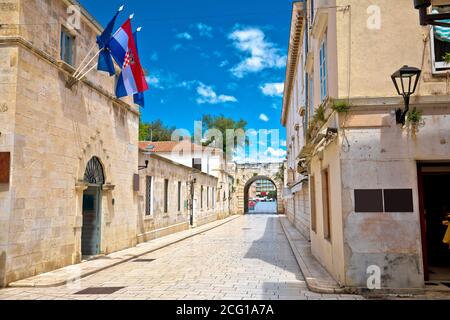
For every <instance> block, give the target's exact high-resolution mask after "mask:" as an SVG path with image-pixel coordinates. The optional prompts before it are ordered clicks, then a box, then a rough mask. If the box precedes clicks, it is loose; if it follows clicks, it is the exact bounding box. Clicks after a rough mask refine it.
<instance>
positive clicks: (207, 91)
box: [197, 82, 237, 104]
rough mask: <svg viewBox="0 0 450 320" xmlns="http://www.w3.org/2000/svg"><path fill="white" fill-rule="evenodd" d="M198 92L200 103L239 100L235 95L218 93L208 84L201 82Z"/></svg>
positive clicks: (198, 101)
mask: <svg viewBox="0 0 450 320" xmlns="http://www.w3.org/2000/svg"><path fill="white" fill-rule="evenodd" d="M197 93H198V95H199V97H198V98H197V103H198V104H205V103H207V104H219V103H226V102H237V99H236V98H235V97H233V96H227V95H223V94H221V95H218V94H217V93H216V92H215V91H214V89H213V88H212V87H211V86H207V85H205V84H204V83H202V82H200V83H199V86H198V87H197Z"/></svg>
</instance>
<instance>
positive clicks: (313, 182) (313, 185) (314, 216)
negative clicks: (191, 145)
mask: <svg viewBox="0 0 450 320" xmlns="http://www.w3.org/2000/svg"><path fill="white" fill-rule="evenodd" d="M309 185H310V187H309V192H310V195H311V196H310V198H311V200H310V201H311V230H312V231H313V232H314V233H315V234H317V205H316V199H317V197H316V176H314V175H311V176H310V183H309Z"/></svg>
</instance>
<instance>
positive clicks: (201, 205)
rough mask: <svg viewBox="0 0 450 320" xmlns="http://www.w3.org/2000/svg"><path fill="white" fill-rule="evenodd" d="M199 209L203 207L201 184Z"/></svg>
mask: <svg viewBox="0 0 450 320" xmlns="http://www.w3.org/2000/svg"><path fill="white" fill-rule="evenodd" d="M200 209H203V186H201V188H200Z"/></svg>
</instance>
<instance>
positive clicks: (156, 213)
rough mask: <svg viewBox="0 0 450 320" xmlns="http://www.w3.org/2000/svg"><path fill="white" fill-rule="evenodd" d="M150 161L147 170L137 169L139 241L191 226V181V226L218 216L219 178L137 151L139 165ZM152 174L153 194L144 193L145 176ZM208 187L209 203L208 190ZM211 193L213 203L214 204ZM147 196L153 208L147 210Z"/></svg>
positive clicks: (215, 218)
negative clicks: (138, 171) (179, 206)
mask: <svg viewBox="0 0 450 320" xmlns="http://www.w3.org/2000/svg"><path fill="white" fill-rule="evenodd" d="M145 160H148V161H149V165H148V168H147V169H144V170H141V171H140V178H139V185H140V188H139V194H138V199H139V214H138V221H137V222H138V241H139V242H143V241H149V240H151V239H154V238H158V237H161V236H165V235H168V234H171V233H174V232H178V231H182V230H186V229H188V228H189V227H190V213H191V210H190V192H191V189H190V183H189V182H190V181H191V179H196V183H195V185H194V190H195V191H194V201H195V207H196V209H195V213H194V225H195V226H200V225H203V224H206V223H209V222H212V221H215V220H217V219H219V213H220V206H219V204H218V194H220V190H218V183H217V182H218V179H217V178H216V177H214V176H211V175H208V174H206V173H203V172H200V171H197V170H194V169H192V168H190V167H187V166H184V165H182V164H179V163H175V162H172V161H170V160H168V159H166V158H163V157H160V156H158V155H151V156H149V155H143V154H142V153H140V164H144V163H145ZM147 176H149V177H152V180H153V183H152V189H153V191H152V194H151V195H150V196H149V195H148V194H147V192H146V177H147ZM166 179H168V181H169V189H168V210H167V212H164V181H165V180H166ZM179 182H181V208H180V209H181V210H178V183H179ZM202 187H203V206H202V205H200V200H201V188H202ZM208 188H209V202H207V190H208ZM213 193H214V200H215V203H214V205H213V196H212V195H213ZM147 199H150V201H151V207H152V210H151V212H150V214H147V212H146V201H147Z"/></svg>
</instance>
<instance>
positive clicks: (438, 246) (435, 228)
mask: <svg viewBox="0 0 450 320" xmlns="http://www.w3.org/2000/svg"><path fill="white" fill-rule="evenodd" d="M418 171H419V194H420V212H421V221H422V246H423V252H424V266H425V280H426V281H443V282H445V283H449V285H450V234H449V233H450V230H449V226H448V224H449V221H450V163H444V164H443V163H434V164H432V163H424V164H419V166H418Z"/></svg>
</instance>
